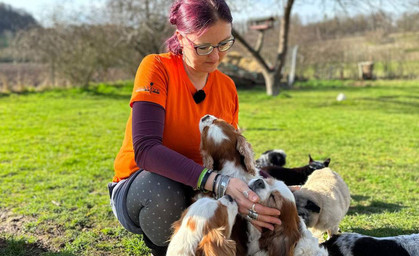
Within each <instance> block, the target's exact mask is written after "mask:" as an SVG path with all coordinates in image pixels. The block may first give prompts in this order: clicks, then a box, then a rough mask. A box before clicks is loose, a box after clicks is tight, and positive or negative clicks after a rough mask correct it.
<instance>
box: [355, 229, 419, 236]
mask: <svg viewBox="0 0 419 256" xmlns="http://www.w3.org/2000/svg"><path fill="white" fill-rule="evenodd" d="M352 232H355V233H359V234H361V235H366V236H376V237H387V236H399V235H411V234H416V233H418V232H419V230H411V229H401V228H376V229H362V228H354V229H352Z"/></svg>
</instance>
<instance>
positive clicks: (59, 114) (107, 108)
mask: <svg viewBox="0 0 419 256" xmlns="http://www.w3.org/2000/svg"><path fill="white" fill-rule="evenodd" d="M418 84H419V82H418V81H410V82H400V81H390V82H388V81H387V82H381V81H375V82H366V83H361V82H353V81H345V82H341V81H308V82H306V83H298V84H296V85H295V88H296V89H291V90H286V91H282V93H281V94H280V95H279V96H277V97H274V98H272V97H269V96H266V95H265V92H264V89H263V88H255V89H253V90H247V91H240V92H239V98H240V117H239V118H240V127H241V128H242V129H243V130H244V135H245V136H246V138H247V139H248V140H249V142H250V143H251V144H252V146H253V149H254V151H255V155H257V156H258V155H259V154H260V153H262V152H263V151H265V150H267V149H271V148H282V149H284V150H285V152H286V153H287V166H298V165H304V164H306V163H307V161H308V156H307V155H308V154H311V155H312V156H313V157H314V158H316V159H323V158H326V157H331V159H332V161H331V168H332V169H334V170H335V171H336V172H338V173H340V174H341V175H342V177H343V178H344V179H345V181H346V182H347V183H348V185H349V188H350V190H351V194H352V202H351V208H350V210H349V213H348V215H347V216H346V217H345V219H344V221H343V222H342V223H341V226H340V227H341V229H342V231H351V232H352V231H354V232H360V233H365V234H368V235H376V236H388V235H398V234H408V233H412V232H415V233H418V232H419V224H418V222H417V219H418V217H419V209H418V208H419V204H418V201H419V198H418V197H419V196H418V195H419V188H418V179H419V172H418V171H417V170H418V169H419V164H418V161H417V157H418V155H419V139H418V138H419V123H418V121H417V120H418V118H419V96H418V95H419V85H418ZM131 88H132V84H130V83H124V84H119V85H117V86H110V85H105V84H102V85H99V86H96V87H94V88H91V89H89V90H86V89H84V90H82V89H67V90H54V91H47V92H42V93H26V94H8V95H4V96H2V97H0V132H1V135H0V184H1V186H0V193H1V200H0V221H1V223H2V224H0V232H1V234H0V255H27V253H28V250H37V252H39V253H40V254H45V255H133V254H137V255H146V249H145V247H144V244H143V242H142V241H141V237H140V236H135V235H131V234H129V233H128V232H127V231H125V230H124V229H123V228H121V227H120V225H119V224H118V222H117V221H116V220H115V218H114V217H113V215H112V212H111V210H110V207H109V197H108V191H107V189H106V184H107V182H109V181H110V180H111V178H112V176H113V160H114V158H115V155H116V153H117V151H118V150H119V147H120V146H121V143H122V139H123V134H124V128H125V123H126V120H127V118H128V115H129V111H130V108H129V105H128V102H129V98H130V93H131ZM341 92H342V93H344V94H345V95H346V97H347V100H345V101H342V102H337V101H336V96H337V95H338V94H339V93H341ZM16 216H18V218H17V220H13V218H15V219H16ZM12 224H13V225H17V227H15V228H13V227H14V226H13V225H12ZM6 227H7V228H6ZM28 244H29V245H31V246H28ZM32 245H33V246H32ZM35 245H37V247H36V246H35ZM38 245H40V246H38ZM3 247H4V249H3ZM35 247H36V248H35ZM34 248H35V249H34ZM22 252H24V253H26V254H24V253H22ZM6 253H9V254H6ZM13 253H14V254H13Z"/></svg>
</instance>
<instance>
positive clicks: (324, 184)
mask: <svg viewBox="0 0 419 256" xmlns="http://www.w3.org/2000/svg"><path fill="white" fill-rule="evenodd" d="M294 196H295V200H296V204H297V209H298V215H300V216H301V217H302V218H303V220H304V222H305V224H306V225H307V227H309V228H310V230H311V231H312V232H313V234H314V235H315V236H316V237H318V238H320V237H322V235H323V232H325V231H327V234H328V236H329V238H330V237H331V236H332V235H334V234H337V233H338V230H339V223H340V222H341V221H342V219H343V218H344V217H345V214H346V213H347V211H348V209H349V204H350V200H351V197H350V193H349V188H348V186H347V185H346V183H345V182H344V181H343V179H342V177H340V175H339V174H337V173H336V172H334V171H332V170H331V169H329V168H323V169H320V170H316V171H314V172H313V173H312V174H311V175H310V176H309V177H308V180H307V182H306V183H305V184H304V185H303V186H302V187H301V189H300V190H297V191H294Z"/></svg>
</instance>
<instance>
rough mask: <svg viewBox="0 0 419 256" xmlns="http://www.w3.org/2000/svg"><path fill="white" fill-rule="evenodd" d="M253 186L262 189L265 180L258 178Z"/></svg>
mask: <svg viewBox="0 0 419 256" xmlns="http://www.w3.org/2000/svg"><path fill="white" fill-rule="evenodd" d="M254 186H255V188H256V189H264V188H265V182H264V181H263V180H262V179H258V180H256V181H255V183H254Z"/></svg>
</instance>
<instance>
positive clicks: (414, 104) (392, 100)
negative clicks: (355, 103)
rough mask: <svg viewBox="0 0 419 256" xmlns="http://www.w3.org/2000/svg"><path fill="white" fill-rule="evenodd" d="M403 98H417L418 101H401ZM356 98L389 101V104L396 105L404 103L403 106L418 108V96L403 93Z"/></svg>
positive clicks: (381, 101)
mask: <svg viewBox="0 0 419 256" xmlns="http://www.w3.org/2000/svg"><path fill="white" fill-rule="evenodd" d="M403 98H408V99H414V100H418V102H407V101H403ZM358 100H365V101H373V102H379V103H391V104H396V105H404V106H409V107H414V108H419V97H417V96H406V95H404V96H380V97H377V98H370V97H365V98H358Z"/></svg>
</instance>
